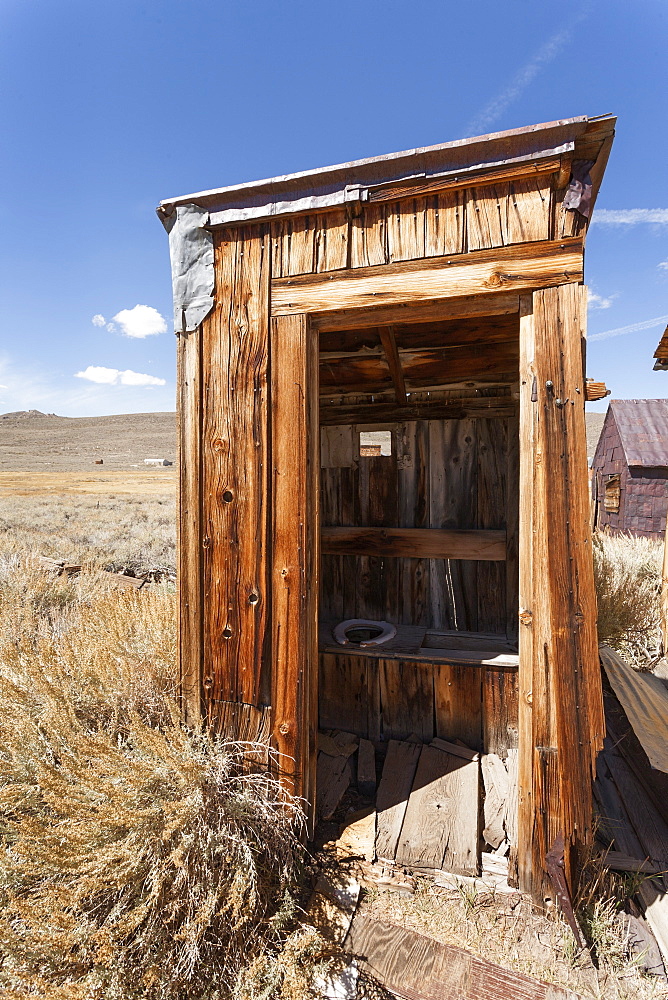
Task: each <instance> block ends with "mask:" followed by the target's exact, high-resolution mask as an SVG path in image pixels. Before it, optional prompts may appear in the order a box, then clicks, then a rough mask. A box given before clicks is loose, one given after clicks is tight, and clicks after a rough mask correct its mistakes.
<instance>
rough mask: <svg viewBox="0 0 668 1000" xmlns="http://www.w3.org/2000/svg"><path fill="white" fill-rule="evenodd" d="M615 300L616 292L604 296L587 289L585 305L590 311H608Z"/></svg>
mask: <svg viewBox="0 0 668 1000" xmlns="http://www.w3.org/2000/svg"><path fill="white" fill-rule="evenodd" d="M616 298H617V292H615V293H614V295H608V296H604V295H599V294H598V292H592V290H591V289H589V290H588V292H587V305H588V306H589V308H590V309H609V308H610V306H611V305H612V303H613V302H614V301H615V299H616Z"/></svg>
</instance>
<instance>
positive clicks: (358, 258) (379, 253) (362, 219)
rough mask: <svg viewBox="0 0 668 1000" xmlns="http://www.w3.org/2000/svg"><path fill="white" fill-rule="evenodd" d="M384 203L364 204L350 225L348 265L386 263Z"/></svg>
mask: <svg viewBox="0 0 668 1000" xmlns="http://www.w3.org/2000/svg"><path fill="white" fill-rule="evenodd" d="M387 259H388V258H387V220H386V207H385V205H369V204H367V205H364V207H363V208H362V211H361V213H360V214H359V215H357V216H356V217H355V218H354V219H353V220H352V222H351V225H350V267H351V268H359V267H370V266H374V265H376V264H385V263H387Z"/></svg>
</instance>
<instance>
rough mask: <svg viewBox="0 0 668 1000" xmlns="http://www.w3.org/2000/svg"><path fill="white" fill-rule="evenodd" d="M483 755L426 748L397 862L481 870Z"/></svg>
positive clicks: (471, 871) (466, 871) (467, 871)
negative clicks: (474, 756)
mask: <svg viewBox="0 0 668 1000" xmlns="http://www.w3.org/2000/svg"><path fill="white" fill-rule="evenodd" d="M479 778H480V765H479V762H478V760H466V759H465V758H463V757H460V756H455V755H454V754H451V753H446V752H445V751H443V750H440V749H438V747H436V746H425V747H423V748H422V753H421V754H420V760H419V762H418V767H417V771H416V773H415V779H414V781H413V787H412V789H411V794H410V796H409V799H408V805H407V807H406V815H405V817H404V822H403V826H402V828H401V835H400V837H399V843H398V846H397V855H396V858H397V863H398V864H400V865H408V866H410V867H412V868H429V869H434V868H441V869H445V870H446V871H450V872H455V873H459V874H462V875H477V874H478V873H479V870H480V869H479V860H478V840H479V825H480V823H479V796H480V791H479Z"/></svg>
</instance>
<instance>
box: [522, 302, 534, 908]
mask: <svg viewBox="0 0 668 1000" xmlns="http://www.w3.org/2000/svg"><path fill="white" fill-rule="evenodd" d="M534 355H535V348H534V332H533V299H532V296H531V294H528V295H522V296H521V297H520V412H519V438H520V441H519V478H520V484H519V508H520V512H519V570H518V572H519V624H518V628H519V654H520V666H519V677H518V688H519V691H518V699H519V700H518V796H517V809H518V817H517V821H518V846H517V871H518V877H519V884H520V886H521V887H522V888H523V889H524V890H525V891H528V890H529V889H530V888H531V884H532V869H533V852H532V844H533V822H534V819H533V816H534V801H533V748H534V740H533V723H532V699H533V661H534V651H533V504H534V490H533V472H534V461H535V442H534V418H533V407H534V403H533V399H532V397H533V396H535V395H536V381H535V375H534Z"/></svg>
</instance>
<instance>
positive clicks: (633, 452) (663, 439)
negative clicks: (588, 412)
mask: <svg viewBox="0 0 668 1000" xmlns="http://www.w3.org/2000/svg"><path fill="white" fill-rule="evenodd" d="M610 411H611V412H612V415H613V417H614V419H615V423H616V424H617V430H618V431H619V436H620V438H621V442H622V448H623V449H624V455H625V456H626V464H627V465H639V466H643V467H645V468H655V467H657V466H668V399H612V400H611V401H610Z"/></svg>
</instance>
